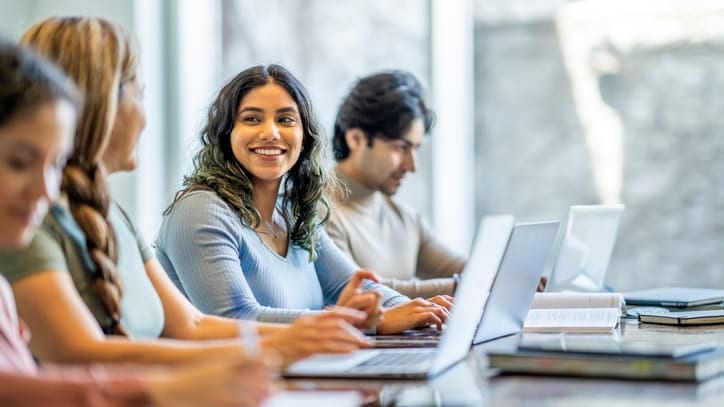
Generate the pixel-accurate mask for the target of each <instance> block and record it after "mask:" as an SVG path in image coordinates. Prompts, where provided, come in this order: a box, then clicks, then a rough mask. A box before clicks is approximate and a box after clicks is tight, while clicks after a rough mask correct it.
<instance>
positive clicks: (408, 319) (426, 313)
mask: <svg viewBox="0 0 724 407" xmlns="http://www.w3.org/2000/svg"><path fill="white" fill-rule="evenodd" d="M438 297H440V296H438ZM438 297H433V298H437V299H438V300H440V298H438ZM449 317H450V312H449V311H448V310H447V308H446V307H445V306H443V305H438V304H437V303H435V302H432V301H428V300H425V299H422V298H415V299H414V300H412V301H410V302H408V303H406V304H402V305H398V306H395V307H392V308H387V309H386V310H384V311H383V313H382V322H381V323H380V324H379V325H378V326H377V333H379V334H394V333H399V332H402V331H404V330H405V329H410V328H420V327H424V326H430V325H434V326H435V327H437V329H438V330H442V324H443V323H444V322H445V321H447V319H448V318H449Z"/></svg>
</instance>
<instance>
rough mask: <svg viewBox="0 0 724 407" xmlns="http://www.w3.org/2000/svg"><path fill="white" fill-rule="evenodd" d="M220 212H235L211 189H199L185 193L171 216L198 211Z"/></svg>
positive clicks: (174, 204)
mask: <svg viewBox="0 0 724 407" xmlns="http://www.w3.org/2000/svg"><path fill="white" fill-rule="evenodd" d="M209 209H212V210H219V211H228V212H233V211H232V210H231V208H230V207H229V205H228V204H227V203H226V202H225V201H224V200H223V199H222V198H221V196H219V194H217V193H216V192H215V191H212V190H209V189H197V190H193V191H189V192H186V193H184V195H183V196H181V197H180V198H179V199H178V200H176V202H174V203H173V206H172V207H171V209H170V211H169V214H174V213H179V214H188V213H195V212H196V211H201V210H204V211H208V210H209Z"/></svg>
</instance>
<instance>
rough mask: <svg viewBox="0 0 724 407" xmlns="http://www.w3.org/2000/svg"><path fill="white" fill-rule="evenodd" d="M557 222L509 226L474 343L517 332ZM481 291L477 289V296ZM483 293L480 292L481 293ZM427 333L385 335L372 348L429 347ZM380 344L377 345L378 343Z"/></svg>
mask: <svg viewBox="0 0 724 407" xmlns="http://www.w3.org/2000/svg"><path fill="white" fill-rule="evenodd" d="M559 224H560V222H558V221H552V222H538V223H518V224H516V225H515V226H514V227H513V232H512V233H511V236H510V239H509V241H508V246H507V248H506V249H505V254H504V255H503V260H502V263H501V264H500V269H499V270H498V272H497V274H496V275H495V278H494V280H493V282H492V284H491V287H490V294H489V296H488V299H487V302H486V305H485V307H484V310H481V311H482V315H481V316H480V318H479V321H480V323H479V325H478V329H477V332H476V334H475V341H474V343H475V344H478V343H481V342H486V341H489V340H493V339H496V338H500V337H502V336H507V335H511V334H514V333H517V332H520V331H521V330H522V329H523V322H524V321H525V318H526V316H527V315H528V309H529V308H530V304H531V303H532V302H533V296H534V295H535V291H536V287H537V286H538V281H539V280H540V276H541V275H542V274H543V269H544V267H545V264H546V261H547V260H548V258H549V257H550V254H551V251H552V250H553V243H554V242H555V239H556V234H557V233H558V227H559ZM481 292H482V293H484V291H480V290H478V294H477V295H481V294H480V293H481ZM483 295H484V294H483ZM437 344H438V341H435V340H433V338H431V337H429V336H428V335H422V336H406V335H402V336H385V337H383V338H382V339H376V343H375V347H398V348H402V347H405V348H406V347H433V346H437ZM380 345H381V346H380Z"/></svg>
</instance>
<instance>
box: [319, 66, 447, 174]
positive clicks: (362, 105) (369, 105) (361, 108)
mask: <svg viewBox="0 0 724 407" xmlns="http://www.w3.org/2000/svg"><path fill="white" fill-rule="evenodd" d="M423 92H424V91H423V89H422V85H420V82H419V81H418V80H417V79H416V78H415V77H414V76H413V75H412V74H410V73H408V72H405V71H398V70H395V71H388V72H381V73H377V74H374V75H371V76H367V77H365V78H362V79H360V80H359V81H358V82H357V83H356V84H355V85H354V87H353V88H352V91H350V93H349V94H348V95H347V97H345V98H344V101H343V102H342V106H340V108H339V111H338V112H337V118H336V120H335V122H334V138H333V140H332V142H333V147H334V158H335V159H336V160H337V161H341V160H344V159H345V158H347V157H348V156H349V146H348V145H347V140H346V139H345V132H346V131H347V130H349V129H354V128H358V129H360V130H362V131H363V132H364V134H365V136H366V137H367V142H368V145H370V146H371V145H372V142H373V141H374V139H375V137H381V138H383V139H386V140H395V139H399V138H402V136H403V134H404V133H405V132H406V131H407V130H408V129H409V128H410V125H411V124H412V122H413V121H415V120H416V119H420V120H422V122H423V124H424V126H425V133H427V132H429V131H430V129H431V128H432V125H433V123H434V121H435V114H434V113H433V111H432V110H431V109H430V108H428V106H427V104H426V103H425V98H424V93H423Z"/></svg>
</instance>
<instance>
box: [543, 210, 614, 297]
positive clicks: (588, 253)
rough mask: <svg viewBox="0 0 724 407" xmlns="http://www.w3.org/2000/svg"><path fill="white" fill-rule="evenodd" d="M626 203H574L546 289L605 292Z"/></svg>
mask: <svg viewBox="0 0 724 407" xmlns="http://www.w3.org/2000/svg"><path fill="white" fill-rule="evenodd" d="M624 208H625V207H624V205H576V206H571V209H570V212H569V215H568V226H567V227H566V233H565V236H564V237H563V239H562V241H561V245H560V248H559V250H558V257H557V258H556V262H555V265H554V267H553V272H552V273H551V276H550V278H549V281H548V286H547V289H546V291H551V292H552V291H588V292H596V291H605V289H604V279H605V277H606V271H607V270H608V263H609V261H610V260H611V253H612V252H613V247H614V244H615V243H616V236H617V234H618V225H619V223H620V220H621V214H622V213H623V211H624Z"/></svg>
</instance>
